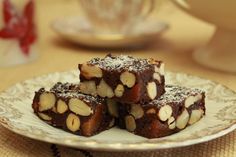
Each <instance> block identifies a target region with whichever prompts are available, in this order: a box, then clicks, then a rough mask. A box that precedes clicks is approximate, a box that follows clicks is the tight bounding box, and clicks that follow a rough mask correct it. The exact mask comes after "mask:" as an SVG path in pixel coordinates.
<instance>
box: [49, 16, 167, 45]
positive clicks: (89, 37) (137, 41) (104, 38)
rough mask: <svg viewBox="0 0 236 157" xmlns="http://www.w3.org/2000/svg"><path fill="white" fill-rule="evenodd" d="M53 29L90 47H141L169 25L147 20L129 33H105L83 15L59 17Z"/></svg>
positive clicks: (53, 23) (70, 39) (54, 22)
mask: <svg viewBox="0 0 236 157" xmlns="http://www.w3.org/2000/svg"><path fill="white" fill-rule="evenodd" d="M51 26H52V29H53V30H54V31H55V32H56V33H58V34H59V35H60V36H61V37H63V38H64V39H66V40H68V41H71V42H74V43H78V44H81V45H85V46H90V47H109V48H118V47H140V46H143V45H145V44H147V43H149V42H151V41H152V40H153V38H156V37H158V36H160V34H161V33H162V32H164V31H165V30H167V28H168V25H167V24H166V23H163V22H160V21H153V20H146V21H145V22H143V23H140V24H138V25H137V26H136V27H135V28H133V29H132V31H130V32H129V33H128V34H104V33H98V32H95V31H94V30H93V29H92V26H91V25H90V24H89V22H88V21H87V20H86V19H85V18H83V17H80V16H78V17H66V18H59V19H56V20H54V21H53V22H52V25H51Z"/></svg>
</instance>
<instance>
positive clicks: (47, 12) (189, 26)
mask: <svg viewBox="0 0 236 157" xmlns="http://www.w3.org/2000/svg"><path fill="white" fill-rule="evenodd" d="M77 3H78V2H77V0H50V1H48V0H40V1H37V25H38V32H39V42H38V47H39V55H40V56H39V58H38V59H37V60H36V61H34V62H32V63H28V64H24V65H19V66H15V67H8V68H0V77H1V83H0V91H1V90H4V89H6V88H8V87H9V86H11V85H14V84H15V83H17V82H19V81H23V80H25V79H29V78H32V77H35V76H40V75H42V74H47V73H51V72H56V71H67V70H70V69H76V68H77V64H78V63H79V62H84V61H86V60H88V59H90V58H92V57H97V56H98V57H102V56H104V55H106V54H107V53H108V52H112V53H114V54H120V53H122V54H130V55H134V56H137V57H153V58H157V59H161V60H163V61H164V62H165V64H166V69H167V71H168V70H169V71H174V72H184V73H189V74H192V75H197V76H200V77H203V78H206V79H210V80H213V81H217V82H219V83H221V84H223V85H226V86H228V87H229V88H231V89H233V90H235V91H236V75H235V74H230V73H224V72H220V71H215V70H212V69H208V68H206V67H203V66H201V65H199V64H197V63H196V62H194V60H193V59H192V52H193V50H194V49H196V48H198V47H200V46H203V45H204V44H206V43H207V41H208V40H209V39H210V37H211V36H212V34H213V33H214V26H212V25H210V24H207V23H205V22H203V21H200V20H198V19H196V18H194V17H192V16H190V15H187V14H186V13H184V12H182V11H180V10H179V9H177V8H176V7H175V6H173V5H172V4H171V3H170V2H166V4H164V5H163V6H162V8H160V9H159V11H158V12H157V13H156V12H155V13H154V14H153V15H152V16H151V17H150V18H151V19H153V20H163V21H165V22H167V23H168V24H169V25H170V28H169V30H168V31H166V32H165V33H164V34H163V35H162V37H160V38H157V39H154V40H153V41H152V43H150V44H149V45H148V46H147V47H145V48H144V49H139V50H128V51H127V52H125V50H123V49H122V51H120V50H108V49H106V48H104V49H99V50H98V49H92V48H89V49H88V48H85V47H82V46H78V45H74V44H71V43H69V42H66V41H64V40H63V39H61V38H60V37H59V36H58V35H57V34H56V33H54V32H53V31H52V29H51V28H50V22H51V21H52V20H53V19H55V18H60V17H62V16H73V15H75V14H77V15H79V14H80V13H81V11H80V8H79V5H78V4H77ZM226 64H227V63H226ZM0 128H1V127H0ZM1 129H3V128H1ZM0 136H1V133H0ZM12 136H13V135H12ZM234 145H235V144H234ZM234 149H236V148H235V146H234ZM0 156H1V155H0Z"/></svg>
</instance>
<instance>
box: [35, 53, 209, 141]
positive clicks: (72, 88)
mask: <svg viewBox="0 0 236 157" xmlns="http://www.w3.org/2000/svg"><path fill="white" fill-rule="evenodd" d="M79 70H80V84H71V83H60V82H59V83H57V84H55V85H54V86H53V87H52V88H51V89H50V90H49V91H46V90H45V89H44V88H41V89H40V90H39V91H37V92H36V94H35V97H34V100H33V105H32V107H33V109H34V112H35V113H36V114H37V115H38V117H39V118H41V119H42V120H44V121H45V122H47V123H48V124H50V125H52V126H55V127H58V128H61V129H63V130H66V131H68V132H72V133H74V134H77V135H81V136H92V135H95V134H98V133H100V132H102V131H104V130H107V129H110V128H112V127H113V126H118V127H119V128H121V129H126V130H128V131H129V132H132V133H134V134H137V135H140V136H143V137H147V138H157V137H162V136H166V135H170V134H173V133H175V132H178V131H180V130H182V129H184V128H186V127H187V126H188V125H191V124H194V123H195V122H197V121H199V120H200V119H201V117H203V115H204V114H205V93H204V92H203V91H201V90H199V89H190V88H186V87H180V86H174V85H165V77H164V64H163V62H161V61H157V60H154V59H140V58H134V57H131V56H124V55H121V56H112V55H107V56H106V57H105V58H94V59H92V60H90V61H88V62H86V63H83V64H79Z"/></svg>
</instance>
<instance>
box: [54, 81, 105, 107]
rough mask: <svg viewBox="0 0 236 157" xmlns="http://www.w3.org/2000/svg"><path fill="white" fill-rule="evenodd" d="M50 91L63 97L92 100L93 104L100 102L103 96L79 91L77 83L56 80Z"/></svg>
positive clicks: (88, 101) (89, 101)
mask: <svg viewBox="0 0 236 157" xmlns="http://www.w3.org/2000/svg"><path fill="white" fill-rule="evenodd" d="M50 91H51V92H54V93H55V94H56V95H57V96H58V97H61V98H63V99H70V98H78V99H81V100H83V101H85V102H87V103H91V102H93V103H95V104H100V103H101V102H103V101H104V100H103V98H100V97H96V96H92V95H86V94H82V93H80V91H79V85H78V84H72V83H61V82H58V83H57V84H55V85H54V86H53V87H52V88H51V90H50Z"/></svg>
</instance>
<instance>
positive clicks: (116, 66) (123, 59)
mask: <svg viewBox="0 0 236 157" xmlns="http://www.w3.org/2000/svg"><path fill="white" fill-rule="evenodd" d="M149 61H150V60H149V59H141V58H134V57H131V56H127V55H120V56H112V55H107V56H106V57H105V58H94V59H92V60H90V61H89V62H88V64H91V65H98V66H99V67H100V68H101V69H104V70H109V71H112V70H116V71H122V70H127V71H133V72H139V71H143V70H146V69H150V68H151V67H152V64H150V62H149ZM156 63H160V62H158V61H156Z"/></svg>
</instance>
